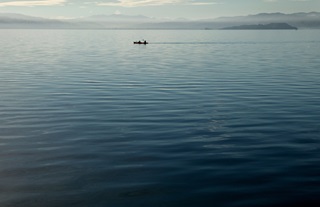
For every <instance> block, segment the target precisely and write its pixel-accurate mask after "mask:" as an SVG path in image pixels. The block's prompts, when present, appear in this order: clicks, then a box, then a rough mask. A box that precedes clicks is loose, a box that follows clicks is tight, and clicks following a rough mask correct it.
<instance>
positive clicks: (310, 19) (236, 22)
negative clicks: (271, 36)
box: [213, 12, 320, 29]
mask: <svg viewBox="0 0 320 207" xmlns="http://www.w3.org/2000/svg"><path fill="white" fill-rule="evenodd" d="M213 21H214V22H219V23H221V24H224V25H226V26H225V27H231V26H240V25H254V24H270V23H283V22H285V23H287V24H289V25H292V26H294V27H297V28H299V29H320V12H309V13H303V12H300V13H293V14H283V13H261V14H255V15H248V16H237V17H220V18H217V19H214V20H213Z"/></svg>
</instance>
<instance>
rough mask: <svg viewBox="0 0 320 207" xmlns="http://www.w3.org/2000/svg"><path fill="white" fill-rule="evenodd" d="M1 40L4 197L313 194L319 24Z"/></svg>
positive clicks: (216, 202)
mask: <svg viewBox="0 0 320 207" xmlns="http://www.w3.org/2000/svg"><path fill="white" fill-rule="evenodd" d="M142 38H145V39H147V40H148V41H149V42H150V44H149V45H134V44H132V42H133V41H136V40H139V39H142ZM0 46H1V50H0V60H1V62H0V123H1V124H0V192H1V193H0V206H1V207H9V206H10V207H11V206H12V207H20V206H23V207H42V206H46V207H61V206H68V207H70V206H76V207H82V206H90V207H91V206H92V207H100V206H101V207H102V206H108V207H109V206H110V207H120V206H121V207H122V206H123V207H141V206H146V207H147V206H150V207H173V206H174V207H176V206H181V207H191V206H192V207H193V206H194V207H202V206H203V207H205V206H215V207H220V206H221V207H251V206H252V207H257V206H259V207H260V206H272V207H274V206H279V207H280V206H320V198H319V195H320V188H319V186H320V153H319V150H320V122H319V120H320V56H319V54H320V31H319V30H310V31H308V30H304V31H303V30H299V31H213V30H212V31H211V30H206V31H184V30H179V31H161V30H156V31H151V30H148V31H144V30H139V31H134V30H129V31H125V30H118V31H112V30H107V31H102V30H101V31H99V30H98V31H89V30H67V31H64V30H1V31H0Z"/></svg>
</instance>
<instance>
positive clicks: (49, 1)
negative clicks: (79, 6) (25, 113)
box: [0, 0, 66, 7]
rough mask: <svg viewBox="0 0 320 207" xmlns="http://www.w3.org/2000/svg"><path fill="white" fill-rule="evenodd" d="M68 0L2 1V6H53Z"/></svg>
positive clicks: (0, 3)
mask: <svg viewBox="0 0 320 207" xmlns="http://www.w3.org/2000/svg"><path fill="white" fill-rule="evenodd" d="M65 2H66V0H30V1H29V0H23V1H5V2H0V7H4V6H52V5H61V4H64V3H65Z"/></svg>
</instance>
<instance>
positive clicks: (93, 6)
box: [0, 0, 320, 19]
mask: <svg viewBox="0 0 320 207" xmlns="http://www.w3.org/2000/svg"><path fill="white" fill-rule="evenodd" d="M312 11H317V12H319V11H320V0H93V1H91V0H0V13H20V14H25V15H31V16H40V17H47V18H61V19H63V18H77V17H86V16H91V15H101V14H104V15H110V14H124V15H145V16H148V17H155V18H187V19H207V18H217V17H225V16H242V15H249V14H257V13H272V12H282V13H295V12H312Z"/></svg>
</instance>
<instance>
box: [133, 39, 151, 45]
mask: <svg viewBox="0 0 320 207" xmlns="http://www.w3.org/2000/svg"><path fill="white" fill-rule="evenodd" d="M133 44H138V45H146V44H149V43H148V42H147V41H145V40H144V41H140V40H139V41H135V42H133Z"/></svg>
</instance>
